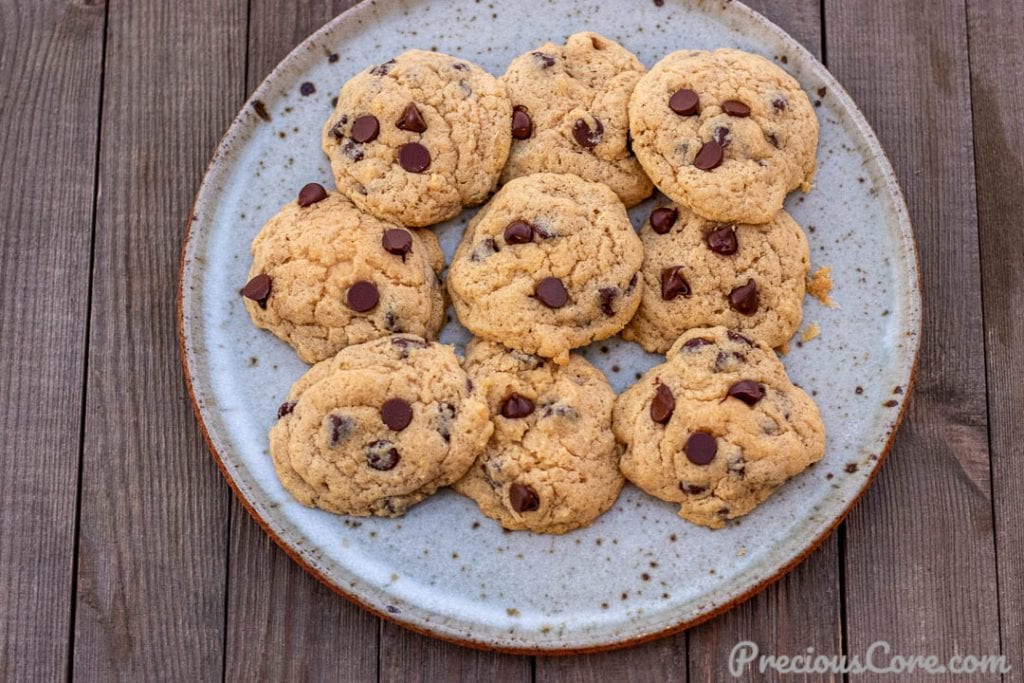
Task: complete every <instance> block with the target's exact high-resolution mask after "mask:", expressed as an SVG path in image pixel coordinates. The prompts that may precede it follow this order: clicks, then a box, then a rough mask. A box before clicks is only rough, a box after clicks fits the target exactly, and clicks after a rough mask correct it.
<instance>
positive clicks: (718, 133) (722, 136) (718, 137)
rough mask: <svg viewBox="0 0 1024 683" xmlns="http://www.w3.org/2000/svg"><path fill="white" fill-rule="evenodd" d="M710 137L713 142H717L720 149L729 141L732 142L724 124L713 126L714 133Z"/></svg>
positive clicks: (726, 145) (727, 144)
mask: <svg viewBox="0 0 1024 683" xmlns="http://www.w3.org/2000/svg"><path fill="white" fill-rule="evenodd" d="M711 137H713V138H714V140H715V142H717V143H718V144H719V145H720V146H721V148H722V149H725V148H726V147H728V146H729V143H730V142H732V137H731V136H730V135H729V129H728V128H726V127H725V126H719V127H718V128H715V132H714V135H712V136H711Z"/></svg>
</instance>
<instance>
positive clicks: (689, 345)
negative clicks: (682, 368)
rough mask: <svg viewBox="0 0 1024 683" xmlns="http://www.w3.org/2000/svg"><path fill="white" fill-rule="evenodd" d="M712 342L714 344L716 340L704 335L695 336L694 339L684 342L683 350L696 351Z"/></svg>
mask: <svg viewBox="0 0 1024 683" xmlns="http://www.w3.org/2000/svg"><path fill="white" fill-rule="evenodd" d="M710 344H714V342H713V341H711V340H710V339H705V338H704V337H694V338H693V339H687V340H686V341H685V342H683V350H684V351H695V350H697V349H699V348H700V347H702V346H708V345H710Z"/></svg>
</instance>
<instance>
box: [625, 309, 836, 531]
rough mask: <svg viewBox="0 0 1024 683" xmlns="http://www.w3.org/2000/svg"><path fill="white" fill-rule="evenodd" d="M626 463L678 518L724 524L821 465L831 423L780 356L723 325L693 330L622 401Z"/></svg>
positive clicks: (636, 479) (634, 476) (642, 485)
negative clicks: (671, 505)
mask: <svg viewBox="0 0 1024 683" xmlns="http://www.w3.org/2000/svg"><path fill="white" fill-rule="evenodd" d="M613 429H614V430H615V435H616V437H618V438H619V440H621V441H622V442H623V443H625V444H626V452H625V454H624V455H623V456H622V460H621V463H620V464H621V467H622V472H623V474H625V475H626V478H627V479H628V480H630V481H631V482H633V483H634V484H636V485H637V486H639V487H640V488H642V489H643V490H644V491H646V492H647V493H650V494H651V495H653V496H655V497H657V498H660V499H662V500H666V501H670V502H673V503H678V504H679V516H680V517H682V518H683V519H686V520H688V521H691V522H693V523H695V524H702V525H704V526H707V527H711V528H713V529H718V528H721V527H723V526H724V525H725V523H726V521H727V520H730V519H735V518H737V517H740V516H742V515H745V514H747V513H748V512H750V511H751V510H753V509H754V507H756V506H757V505H758V504H759V503H761V502H762V501H764V500H765V499H766V498H767V497H768V496H770V495H771V494H772V492H773V491H775V490H776V489H777V488H778V487H779V486H780V485H782V483H783V482H785V481H786V480H787V479H789V478H791V477H794V476H796V475H797V474H799V473H800V472H802V471H803V470H804V469H805V468H807V467H808V466H809V465H811V464H813V463H815V462H817V461H818V460H820V459H821V457H822V455H823V454H824V451H825V427H824V425H823V424H822V422H821V416H820V415H819V414H818V408H817V406H815V405H814V402H813V401H812V400H811V398H810V397H809V396H808V395H807V394H806V393H804V392H803V391H802V390H801V389H799V388H797V387H795V386H794V385H793V384H792V382H790V381H789V378H788V377H787V376H786V371H785V369H784V368H783V367H782V363H781V362H780V361H779V359H778V357H777V356H776V355H775V352H774V351H772V350H771V348H769V347H768V346H767V345H765V344H764V343H762V342H756V341H752V340H750V339H747V338H746V337H744V336H742V335H740V334H739V333H737V332H733V331H732V330H728V329H726V328H724V327H709V328H703V329H694V330H690V331H689V332H687V333H686V334H684V335H683V336H681V337H680V338H679V340H678V341H677V342H676V343H675V344H673V345H672V348H671V349H669V352H668V359H667V360H666V362H665V363H663V364H661V365H658V366H656V367H654V368H652V369H651V370H649V371H648V372H647V374H645V375H644V376H643V377H642V378H641V379H640V380H639V381H637V383H636V384H634V385H633V386H631V387H630V388H629V389H627V390H626V391H625V392H623V393H622V394H621V395H620V396H619V398H618V400H617V401H616V403H615V411H614V418H613Z"/></svg>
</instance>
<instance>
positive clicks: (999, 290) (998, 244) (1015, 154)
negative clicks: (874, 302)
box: [967, 0, 1024, 675]
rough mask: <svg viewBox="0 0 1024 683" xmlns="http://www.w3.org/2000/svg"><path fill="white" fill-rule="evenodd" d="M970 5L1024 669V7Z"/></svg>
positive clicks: (1011, 607) (987, 264)
mask: <svg viewBox="0 0 1024 683" xmlns="http://www.w3.org/2000/svg"><path fill="white" fill-rule="evenodd" d="M967 8H968V14H967V19H968V36H969V38H970V41H969V45H970V63H971V105H972V106H971V108H972V111H973V114H974V159H975V163H976V167H975V177H976V179H977V190H978V230H979V232H980V234H981V247H980V248H981V263H982V291H983V292H984V305H985V351H986V357H987V368H988V372H987V376H988V419H989V438H990V439H991V449H992V482H993V483H992V491H993V496H994V508H995V521H996V541H997V544H996V547H997V553H996V556H997V559H998V567H999V603H1000V604H999V615H1000V623H1001V635H1002V648H1003V653H1004V654H1005V655H1006V656H1007V659H1008V661H1009V662H1010V663H1011V664H1012V665H1013V666H1014V667H1015V668H1016V669H1018V670H1019V669H1020V668H1021V667H1024V511H1022V509H1021V505H1020V501H1021V500H1024V460H1022V459H1021V452H1020V450H1021V449H1020V443H1021V440H1020V434H1021V431H1022V429H1021V427H1022V424H1024V423H1022V420H1021V411H1020V378H1021V377H1022V376H1024V357H1022V356H1021V339H1024V314H1022V312H1021V308H1020V301H1021V300H1022V299H1024V269H1022V268H1021V264H1022V263H1024V241H1022V240H1021V239H1020V237H1021V230H1020V229H1019V227H1017V226H1019V225H1020V220H1021V217H1022V216H1024V152H1022V150H1024V45H1022V36H1024V3H1022V2H1020V0H999V1H998V2H992V1H990V0H985V1H983V2H981V1H973V0H972V1H971V2H969V3H968V6H967ZM993 48H995V49H993ZM988 616H989V617H990V618H991V616H992V615H988ZM1018 675H1020V674H1019V673H1018Z"/></svg>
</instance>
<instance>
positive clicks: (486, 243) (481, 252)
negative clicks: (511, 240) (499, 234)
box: [469, 237, 501, 261]
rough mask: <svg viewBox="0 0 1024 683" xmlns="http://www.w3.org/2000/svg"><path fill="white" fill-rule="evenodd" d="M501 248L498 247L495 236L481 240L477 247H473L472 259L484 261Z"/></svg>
mask: <svg viewBox="0 0 1024 683" xmlns="http://www.w3.org/2000/svg"><path fill="white" fill-rule="evenodd" d="M499 251H501V249H500V248H499V247H498V243H497V242H495V241H494V238H493V237H488V238H487V239H483V240H480V242H478V243H477V245H476V247H474V248H473V255H472V256H470V257H469V260H470V261H483V260H484V259H485V258H487V257H488V256H490V255H491V254H497V253H498V252H499Z"/></svg>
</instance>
